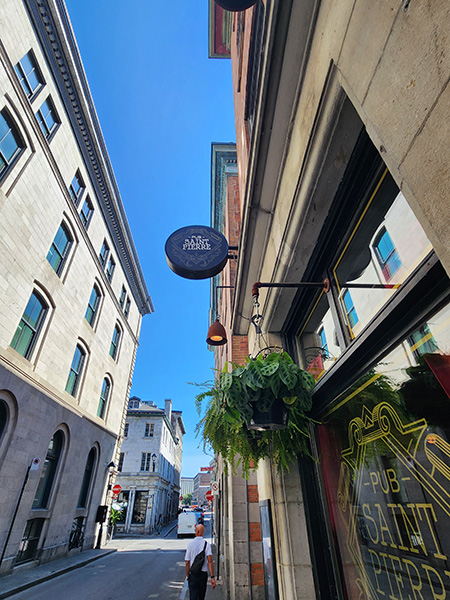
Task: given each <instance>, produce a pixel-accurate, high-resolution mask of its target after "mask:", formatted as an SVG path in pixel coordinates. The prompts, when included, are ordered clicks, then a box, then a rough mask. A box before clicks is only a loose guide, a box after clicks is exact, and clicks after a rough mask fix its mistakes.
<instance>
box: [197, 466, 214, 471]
mask: <svg viewBox="0 0 450 600" xmlns="http://www.w3.org/2000/svg"><path fill="white" fill-rule="evenodd" d="M213 470H214V467H200V471H213Z"/></svg>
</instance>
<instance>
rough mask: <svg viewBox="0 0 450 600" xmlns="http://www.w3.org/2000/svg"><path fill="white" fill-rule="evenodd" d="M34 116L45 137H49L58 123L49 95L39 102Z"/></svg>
mask: <svg viewBox="0 0 450 600" xmlns="http://www.w3.org/2000/svg"><path fill="white" fill-rule="evenodd" d="M36 117H37V120H38V122H39V125H40V128H41V130H42V133H43V134H44V135H45V137H46V138H47V139H50V138H51V137H52V135H53V133H54V132H55V131H56V129H57V128H58V125H59V123H60V122H59V119H58V115H57V114H56V109H55V107H54V105H53V102H52V100H51V98H50V96H49V97H48V98H47V100H44V102H43V103H42V104H41V108H40V109H39V110H38V111H37V113H36Z"/></svg>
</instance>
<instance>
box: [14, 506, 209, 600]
mask: <svg viewBox="0 0 450 600" xmlns="http://www.w3.org/2000/svg"><path fill="white" fill-rule="evenodd" d="M208 517H209V515H207V517H206V520H205V527H206V532H205V538H206V539H208V540H209V541H210V531H211V522H210V520H209V518H208ZM190 539H191V538H182V539H177V533H176V527H175V529H173V531H171V533H170V534H169V535H168V536H167V537H163V536H161V537H159V536H156V537H154V536H152V537H146V538H141V537H139V538H137V537H133V538H119V539H116V540H112V542H111V543H110V546H111V547H115V548H117V552H114V553H113V554H110V555H108V556H106V557H104V558H102V559H99V560H96V561H94V562H92V563H90V564H88V565H86V566H85V567H81V568H79V569H75V570H74V571H70V572H69V573H66V574H65V575H61V576H59V577H56V578H55V579H52V580H50V581H48V582H45V583H41V584H39V585H37V586H35V587H33V588H31V589H29V590H26V591H25V592H21V593H19V594H16V595H14V596H13V598H14V599H15V600H61V599H63V600H80V598H81V599H83V600H124V598H125V599H126V600H148V599H150V598H159V599H160V600H183V599H184V597H185V596H186V599H187V598H188V597H189V595H188V594H187V593H186V586H185V563H184V555H185V551H186V547H187V545H188V543H189V541H190Z"/></svg>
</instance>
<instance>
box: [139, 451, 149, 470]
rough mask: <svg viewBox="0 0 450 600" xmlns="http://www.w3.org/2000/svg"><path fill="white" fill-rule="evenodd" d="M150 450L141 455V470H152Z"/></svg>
mask: <svg viewBox="0 0 450 600" xmlns="http://www.w3.org/2000/svg"><path fill="white" fill-rule="evenodd" d="M150 459H151V453H150V452H143V453H142V455H141V471H150Z"/></svg>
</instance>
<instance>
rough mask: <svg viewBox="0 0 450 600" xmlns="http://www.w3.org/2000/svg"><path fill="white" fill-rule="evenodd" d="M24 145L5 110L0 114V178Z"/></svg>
mask: <svg viewBox="0 0 450 600" xmlns="http://www.w3.org/2000/svg"><path fill="white" fill-rule="evenodd" d="M24 148H25V144H24V142H23V141H22V139H21V136H20V135H19V132H18V130H17V128H16V127H15V126H14V124H13V122H12V119H11V118H10V116H9V115H8V112H7V111H6V110H2V111H1V112H0V178H1V177H2V176H3V175H4V174H5V173H6V171H7V170H8V167H10V166H11V165H12V164H13V162H14V161H15V159H16V158H17V157H18V156H19V154H20V153H21V151H22V150H23V149H24Z"/></svg>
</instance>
